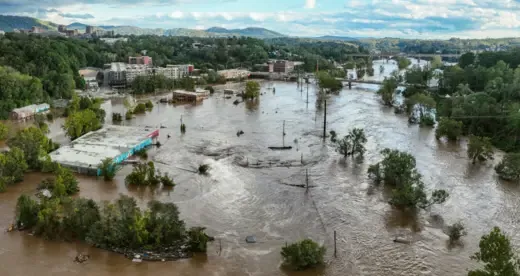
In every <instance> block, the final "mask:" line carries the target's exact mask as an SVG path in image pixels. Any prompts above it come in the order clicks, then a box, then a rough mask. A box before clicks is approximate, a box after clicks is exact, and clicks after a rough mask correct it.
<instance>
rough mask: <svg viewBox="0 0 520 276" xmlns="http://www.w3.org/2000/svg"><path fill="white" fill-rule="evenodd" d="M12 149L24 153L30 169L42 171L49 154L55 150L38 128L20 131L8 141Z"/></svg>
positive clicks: (31, 127)
mask: <svg viewBox="0 0 520 276" xmlns="http://www.w3.org/2000/svg"><path fill="white" fill-rule="evenodd" d="M7 145H8V146H9V147H10V148H19V149H21V150H22V151H23V153H24V157H25V158H24V159H25V160H26V161H27V165H28V166H29V169H32V170H40V169H41V168H42V165H43V161H42V160H45V159H46V156H47V153H49V151H51V150H53V146H52V144H51V143H50V140H49V139H48V138H47V137H46V136H45V134H44V133H43V132H42V131H41V130H40V129H39V128H37V127H34V126H30V127H28V128H24V129H22V130H20V131H18V132H17V133H16V134H15V135H14V136H13V137H11V138H10V139H9V140H7Z"/></svg>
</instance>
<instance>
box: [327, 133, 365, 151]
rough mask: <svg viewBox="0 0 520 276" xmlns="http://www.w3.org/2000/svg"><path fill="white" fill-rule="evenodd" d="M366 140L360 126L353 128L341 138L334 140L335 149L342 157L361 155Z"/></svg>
mask: <svg viewBox="0 0 520 276" xmlns="http://www.w3.org/2000/svg"><path fill="white" fill-rule="evenodd" d="M331 139H332V138H331ZM366 142H367V138H366V136H365V131H364V130H363V129H362V128H354V129H352V130H350V131H349V133H348V135H346V136H345V137H343V139H341V140H338V141H336V150H337V151H338V152H339V153H341V154H342V155H343V156H344V157H347V156H349V155H352V157H354V155H358V156H363V154H364V153H365V143H366Z"/></svg>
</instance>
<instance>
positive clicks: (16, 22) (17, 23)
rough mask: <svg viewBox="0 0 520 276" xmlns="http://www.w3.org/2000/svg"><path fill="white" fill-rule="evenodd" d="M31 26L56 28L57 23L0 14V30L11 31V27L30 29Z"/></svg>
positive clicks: (48, 28)
mask: <svg viewBox="0 0 520 276" xmlns="http://www.w3.org/2000/svg"><path fill="white" fill-rule="evenodd" d="M33 26H36V27H40V28H44V29H47V30H56V29H57V28H58V25H57V24H54V23H52V22H47V21H43V20H39V19H36V18H32V17H28V16H12V15H0V30H2V31H5V32H12V31H13V29H30V28H32V27H33Z"/></svg>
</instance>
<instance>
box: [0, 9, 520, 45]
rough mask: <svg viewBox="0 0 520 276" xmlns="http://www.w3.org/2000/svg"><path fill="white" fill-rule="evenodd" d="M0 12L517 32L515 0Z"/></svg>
mask: <svg viewBox="0 0 520 276" xmlns="http://www.w3.org/2000/svg"><path fill="white" fill-rule="evenodd" d="M0 13H1V14H11V15H26V16H33V17H37V18H40V19H44V20H50V21H53V22H55V23H62V24H68V23H72V22H75V21H78V22H82V23H86V24H94V25H132V26H139V27H146V28H193V29H207V28H210V27H215V26H216V27H224V28H244V27H264V28H268V29H271V30H274V31H278V32H281V33H283V34H286V35H291V36H321V35H337V36H354V37H403V38H451V37H461V38H485V37H513V36H515V37H520V0H0Z"/></svg>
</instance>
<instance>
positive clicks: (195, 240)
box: [188, 227, 209, 252]
mask: <svg viewBox="0 0 520 276" xmlns="http://www.w3.org/2000/svg"><path fill="white" fill-rule="evenodd" d="M205 229H206V228H204V227H192V228H190V230H189V231H188V246H189V249H190V251H191V252H206V250H207V243H208V241H209V237H208V235H206V233H204V230H205Z"/></svg>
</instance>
